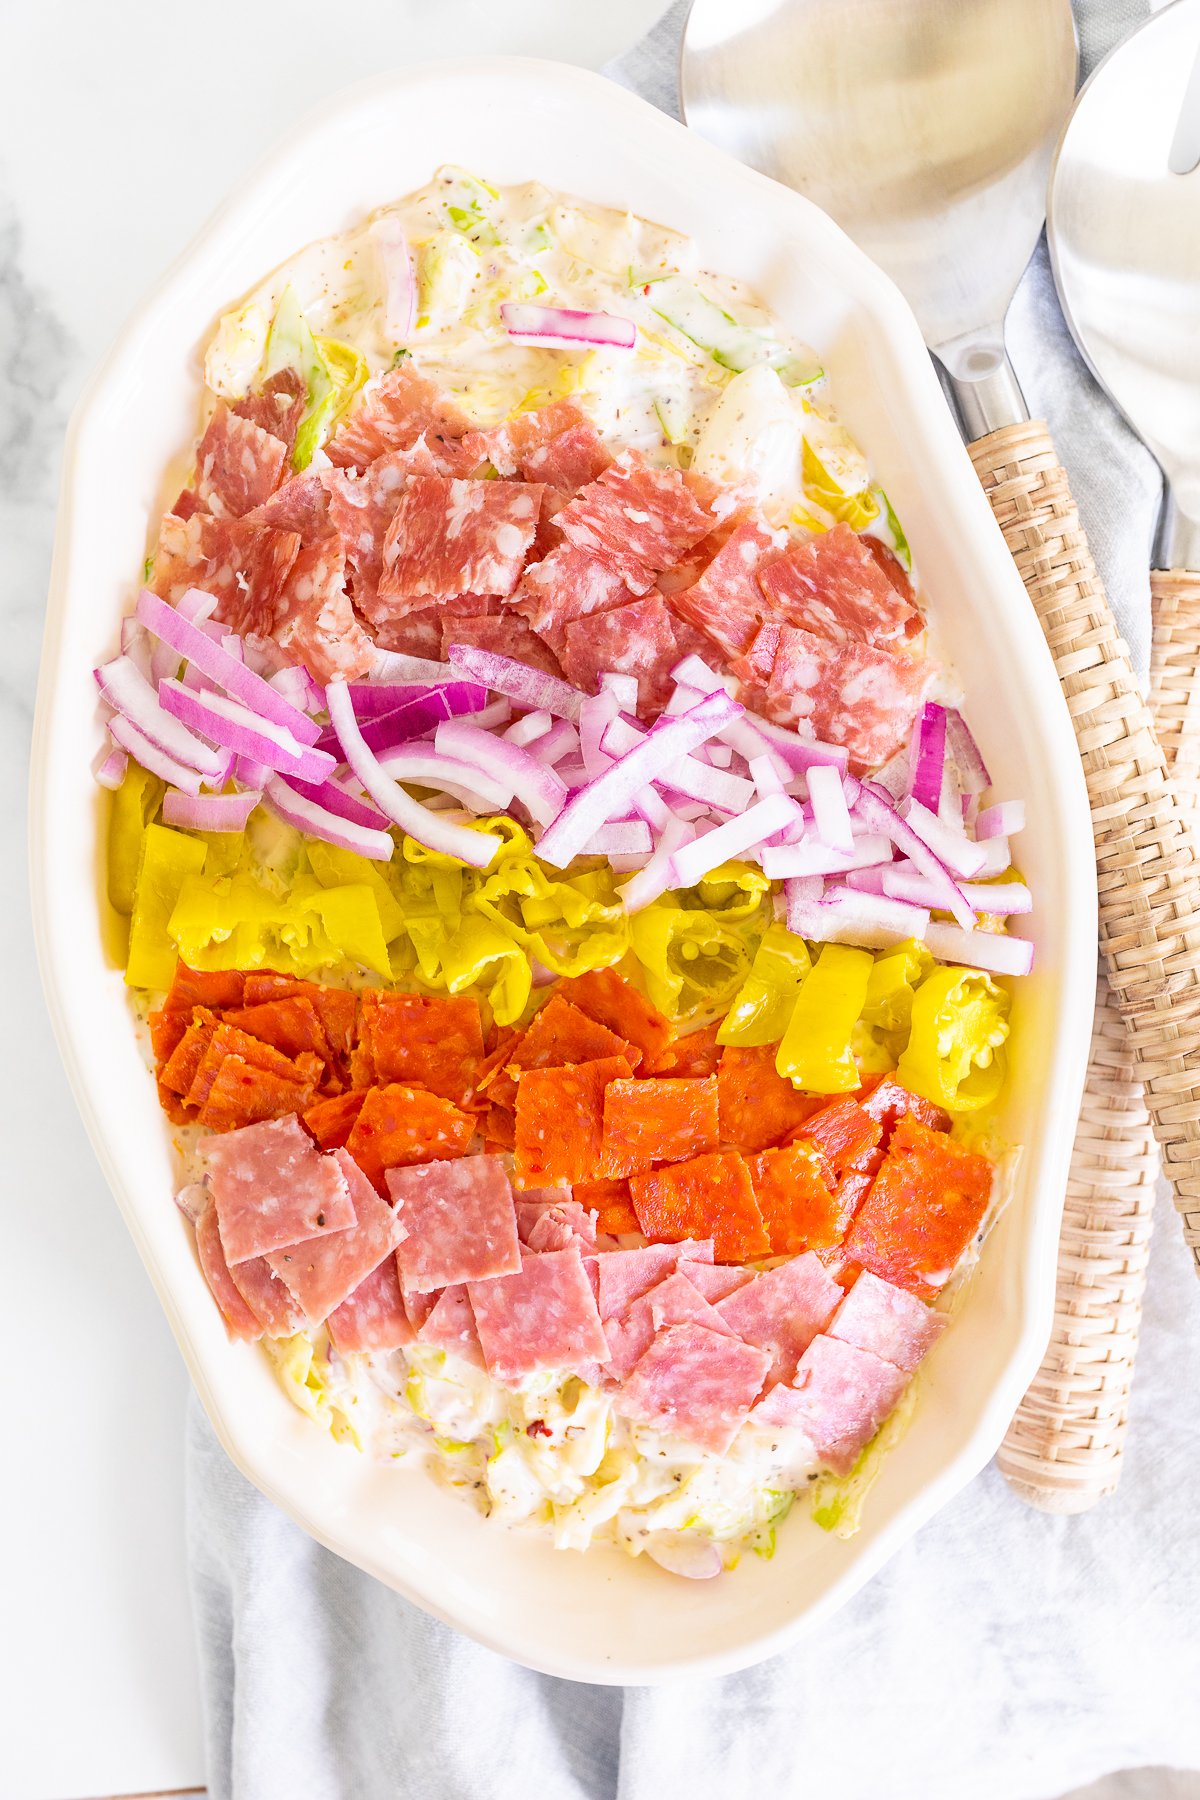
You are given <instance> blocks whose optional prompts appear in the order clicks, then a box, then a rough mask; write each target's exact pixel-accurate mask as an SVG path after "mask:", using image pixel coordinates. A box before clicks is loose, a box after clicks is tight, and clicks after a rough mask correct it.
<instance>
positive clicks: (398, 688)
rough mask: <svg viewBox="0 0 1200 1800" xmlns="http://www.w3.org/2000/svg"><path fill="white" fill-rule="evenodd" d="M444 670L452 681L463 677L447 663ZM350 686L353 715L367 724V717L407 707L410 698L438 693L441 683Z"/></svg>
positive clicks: (484, 692) (483, 701) (362, 683)
mask: <svg viewBox="0 0 1200 1800" xmlns="http://www.w3.org/2000/svg"><path fill="white" fill-rule="evenodd" d="M430 666H431V667H432V668H437V667H439V666H440V665H439V664H437V663H433V664H431V665H430ZM445 673H446V675H447V676H448V677H449V679H450V680H452V681H458V680H459V679H460V677H459V676H458V675H457V673H456V672H455V671H454V670H453V669H451V668H450V667H449V666H448V665H447V667H446V669H445ZM347 685H348V687H349V689H350V700H351V703H352V705H353V707H354V716H355V718H356V719H357V720H358V722H359V724H360V725H364V724H365V723H366V721H367V720H368V719H379V718H382V717H383V715H384V714H385V713H393V712H397V711H398V710H399V709H400V707H402V706H407V705H408V703H409V701H410V700H424V699H425V698H426V696H427V695H429V694H431V693H436V692H437V689H438V688H439V687H440V686H441V685H442V684H441V682H427V681H351V682H349V683H348V684H347ZM475 685H476V686H478V685H479V684H478V683H476V684H475ZM479 691H480V693H481V694H482V696H483V697H482V699H481V700H480V702H479V704H480V706H486V705H487V689H486V688H480V690H479Z"/></svg>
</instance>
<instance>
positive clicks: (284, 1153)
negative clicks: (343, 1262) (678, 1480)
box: [204, 1118, 354, 1263]
mask: <svg viewBox="0 0 1200 1800" xmlns="http://www.w3.org/2000/svg"><path fill="white" fill-rule="evenodd" d="M204 1155H205V1159H206V1161H207V1164H208V1174H209V1182H210V1184H211V1187H212V1193H213V1204H214V1206H215V1207H216V1212H217V1222H218V1224H219V1225H220V1228H221V1243H222V1245H223V1247H224V1250H225V1256H226V1260H227V1261H228V1262H230V1263H239V1262H245V1261H246V1259H247V1258H248V1257H251V1256H265V1255H267V1254H268V1252H269V1251H271V1250H280V1249H282V1248H283V1247H284V1246H285V1245H287V1244H300V1243H304V1242H305V1241H306V1240H307V1239H308V1238H313V1237H319V1236H321V1235H322V1234H323V1233H326V1232H331V1231H345V1229H346V1228H347V1226H349V1225H353V1224H354V1202H353V1200H352V1198H351V1195H350V1189H349V1186H348V1185H347V1182H346V1178H345V1176H344V1175H343V1173H342V1171H341V1169H340V1168H339V1167H338V1164H337V1163H336V1162H335V1161H334V1159H333V1158H332V1157H331V1156H322V1154H321V1152H320V1151H319V1150H318V1149H316V1147H315V1146H314V1144H313V1141H312V1139H311V1138H310V1137H309V1136H308V1135H307V1134H306V1132H305V1131H304V1129H303V1127H302V1126H301V1124H300V1122H299V1120H298V1119H295V1118H287V1119H276V1120H273V1121H271V1122H270V1123H268V1124H264V1125H248V1126H246V1127H245V1128H244V1129H243V1130H241V1131H231V1132H229V1133H228V1134H227V1135H226V1136H225V1137H220V1138H211V1139H208V1140H207V1141H206V1142H205V1145H204Z"/></svg>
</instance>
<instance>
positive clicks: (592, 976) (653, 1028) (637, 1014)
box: [556, 969, 674, 1069]
mask: <svg viewBox="0 0 1200 1800" xmlns="http://www.w3.org/2000/svg"><path fill="white" fill-rule="evenodd" d="M556 992H557V993H559V994H561V995H562V997H563V999H564V1000H569V1001H570V1002H571V1004H572V1006H577V1007H578V1008H579V1010H580V1012H585V1013H586V1014H587V1015H588V1017H589V1019H595V1020H596V1021H597V1022H598V1023H599V1024H601V1025H607V1026H608V1029H609V1030H610V1031H615V1032H616V1034H617V1036H618V1037H620V1038H624V1039H625V1040H626V1041H627V1042H628V1043H630V1044H634V1045H636V1047H637V1048H638V1049H639V1050H640V1051H641V1053H642V1055H643V1056H644V1057H645V1059H646V1067H647V1068H648V1069H653V1068H655V1067H656V1066H657V1063H658V1059H659V1058H660V1057H661V1056H662V1054H663V1052H664V1051H665V1049H666V1047H667V1045H668V1044H669V1043H670V1042H671V1039H672V1037H673V1036H674V1030H673V1027H672V1025H671V1021H670V1020H669V1019H668V1018H667V1017H666V1015H665V1014H664V1013H660V1012H659V1010H658V1008H657V1007H656V1006H653V1005H651V1003H650V1001H649V1000H647V998H646V996H645V995H644V994H643V993H641V992H640V991H639V989H637V988H635V987H634V986H633V984H632V982H629V981H626V980H625V978H624V977H623V976H621V975H618V974H617V972H616V970H615V969H589V970H588V972H587V973H586V974H585V975H576V976H573V977H572V978H571V979H570V980H568V981H560V982H559V984H558V987H557V989H556ZM634 1066H635V1067H636V1065H634Z"/></svg>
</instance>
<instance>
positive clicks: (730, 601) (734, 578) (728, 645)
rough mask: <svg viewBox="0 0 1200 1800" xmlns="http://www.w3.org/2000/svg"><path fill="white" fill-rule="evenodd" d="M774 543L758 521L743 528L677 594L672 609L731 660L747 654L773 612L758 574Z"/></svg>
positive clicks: (748, 523) (674, 596) (672, 600)
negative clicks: (730, 657)
mask: <svg viewBox="0 0 1200 1800" xmlns="http://www.w3.org/2000/svg"><path fill="white" fill-rule="evenodd" d="M773 542H774V539H773V537H772V535H771V533H770V531H768V529H767V528H766V526H765V525H760V524H758V523H757V522H756V521H754V520H750V521H748V522H747V523H746V524H744V525H739V526H738V528H737V530H736V531H735V532H734V533H733V535H732V537H730V538H729V539H728V540H727V541H726V542H725V543H724V544H723V545H722V547H721V548H720V549H719V550H718V551H717V553H716V555H715V556H714V557H713V559H712V561H711V562H710V563H709V565H708V567H707V568H706V569H705V570H704V573H703V574H702V575H701V576H700V578H699V580H697V581H695V582H693V583H692V585H691V587H687V588H684V589H682V590H681V591H679V592H675V593H672V594H671V596H670V607H671V611H672V612H673V613H675V614H676V615H677V616H678V617H679V618H681V619H686V620H687V622H688V624H689V625H694V626H695V627H696V629H697V630H698V631H702V632H703V633H704V635H705V637H706V638H708V639H710V640H711V642H712V643H714V644H715V645H716V646H717V648H718V649H719V650H721V651H723V652H724V654H725V655H726V656H744V655H745V653H746V651H747V650H749V648H750V646H751V644H752V643H753V642H754V639H755V635H756V634H757V632H758V628H759V626H760V625H761V624H762V621H763V619H764V617H766V615H767V614H768V612H769V611H770V610H771V609H770V606H769V604H768V602H767V600H766V598H765V596H764V594H763V591H762V589H761V588H760V587H759V585H758V581H757V580H756V578H755V571H756V569H757V568H758V566H759V564H760V563H761V561H762V559H763V556H764V554H765V553H766V552H767V551H768V550H770V548H771V546H772V544H773Z"/></svg>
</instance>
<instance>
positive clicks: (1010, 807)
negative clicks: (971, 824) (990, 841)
mask: <svg viewBox="0 0 1200 1800" xmlns="http://www.w3.org/2000/svg"><path fill="white" fill-rule="evenodd" d="M1024 829H1025V802H1024V801H1023V800H1000V801H998V802H997V803H996V805H995V806H985V807H984V809H983V811H982V812H981V813H980V815H979V817H978V818H977V819H976V821H975V836H976V838H977V839H983V840H986V839H987V838H996V837H1011V836H1012V835H1013V833H1014V832H1015V831H1024Z"/></svg>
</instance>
